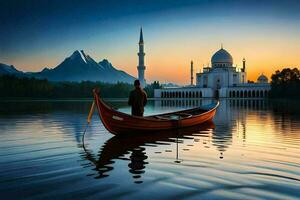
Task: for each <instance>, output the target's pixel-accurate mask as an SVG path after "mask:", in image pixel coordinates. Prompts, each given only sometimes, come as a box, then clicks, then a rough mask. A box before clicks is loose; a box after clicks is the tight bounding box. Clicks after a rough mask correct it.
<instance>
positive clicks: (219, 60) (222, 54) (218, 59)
mask: <svg viewBox="0 0 300 200" xmlns="http://www.w3.org/2000/svg"><path fill="white" fill-rule="evenodd" d="M211 64H212V66H213V67H231V66H232V64H233V59H232V56H231V55H230V53H228V51H226V50H225V49H223V48H221V49H220V50H219V51H217V52H216V53H215V54H214V55H213V56H212V57H211Z"/></svg>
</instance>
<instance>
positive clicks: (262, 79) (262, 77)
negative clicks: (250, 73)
mask: <svg viewBox="0 0 300 200" xmlns="http://www.w3.org/2000/svg"><path fill="white" fill-rule="evenodd" d="M257 82H258V83H268V77H266V76H265V75H263V74H261V75H260V76H259V77H258V78H257Z"/></svg>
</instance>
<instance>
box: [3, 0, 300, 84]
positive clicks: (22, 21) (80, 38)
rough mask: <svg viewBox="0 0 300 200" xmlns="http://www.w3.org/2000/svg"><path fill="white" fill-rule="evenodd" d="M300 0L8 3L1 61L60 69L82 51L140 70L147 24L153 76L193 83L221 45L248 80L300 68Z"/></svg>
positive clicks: (148, 76) (149, 67)
mask: <svg viewBox="0 0 300 200" xmlns="http://www.w3.org/2000/svg"><path fill="white" fill-rule="evenodd" d="M299 10H300V2H299V1H296V0H295V1H288V0H285V1H276V0H274V1H266V0H259V1H256V0H252V1H232V0H227V1H219V0H197V1H196V0H190V1H187V0H185V1H184V0H165V1H158V0H152V1H139V0H131V1H83V0H80V1H79V0H73V1H67V0H65V1H57V0H53V1H46V0H42V1H38V0H36V1H32V0H29V1H14V0H13V1H7V2H4V1H1V5H0V27H1V31H0V63H5V64H12V65H14V66H16V68H17V69H20V70H23V71H40V70H41V69H43V68H44V67H50V68H53V67H55V66H57V65H58V64H59V63H60V62H62V61H63V60H64V58H66V57H68V56H70V55H71V54H72V53H73V51H74V50H76V49H83V50H84V51H85V52H86V53H87V54H89V55H90V56H91V57H92V58H94V59H95V60H96V61H100V60H102V59H104V58H107V59H108V60H109V61H110V62H112V64H113V65H114V66H116V67H117V68H118V69H122V70H124V71H126V72H128V73H129V74H132V75H134V76H137V69H136V66H137V62H138V57H137V51H138V44H137V43H138V39H139V29H140V27H141V26H142V27H143V31H144V41H145V53H146V57H145V64H146V72H145V73H146V80H147V81H148V82H149V81H150V82H151V81H154V80H159V81H160V82H163V83H165V82H174V83H179V84H188V82H189V69H190V61H191V60H193V61H194V66H195V70H196V71H197V72H198V71H199V70H200V69H201V68H202V67H203V65H207V64H208V63H210V58H211V56H212V55H213V53H214V52H216V51H217V50H218V49H219V48H220V46H221V43H223V46H224V48H225V49H226V50H227V51H229V52H230V53H231V55H232V56H233V59H234V64H237V65H238V66H241V64H242V59H243V57H245V58H246V60H247V72H248V79H250V80H256V78H257V76H258V75H259V74H260V73H264V74H265V75H267V76H268V77H270V75H271V74H272V73H273V72H274V71H275V70H277V69H281V68H283V67H299V66H300V12H299Z"/></svg>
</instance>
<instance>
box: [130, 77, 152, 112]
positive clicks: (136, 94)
mask: <svg viewBox="0 0 300 200" xmlns="http://www.w3.org/2000/svg"><path fill="white" fill-rule="evenodd" d="M140 85H141V84H140V81H139V80H135V81H134V87H135V89H134V90H132V91H131V92H130V96H129V100H128V105H130V106H131V114H132V115H135V116H143V114H144V106H145V105H146V103H147V94H146V92H145V91H144V90H143V89H142V88H141V86H140Z"/></svg>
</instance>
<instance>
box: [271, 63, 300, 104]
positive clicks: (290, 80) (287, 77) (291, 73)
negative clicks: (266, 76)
mask: <svg viewBox="0 0 300 200" xmlns="http://www.w3.org/2000/svg"><path fill="white" fill-rule="evenodd" d="M271 79H272V81H271V91H270V97H271V98H285V99H300V71H299V69H298V68H293V69H292V68H284V69H282V70H281V71H279V70H277V71H276V72H275V73H274V74H273V75H272V77H271Z"/></svg>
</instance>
